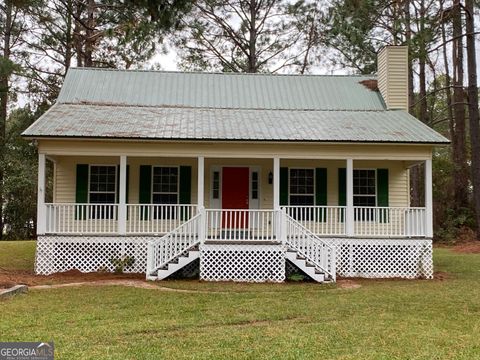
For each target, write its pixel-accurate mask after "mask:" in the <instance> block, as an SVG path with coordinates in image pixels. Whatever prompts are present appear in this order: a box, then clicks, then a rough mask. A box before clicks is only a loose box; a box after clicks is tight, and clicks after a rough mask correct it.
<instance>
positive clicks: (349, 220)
mask: <svg viewBox="0 0 480 360" xmlns="http://www.w3.org/2000/svg"><path fill="white" fill-rule="evenodd" d="M354 221H355V214H354V210H353V159H347V211H346V230H347V236H354V235H355V224H354Z"/></svg>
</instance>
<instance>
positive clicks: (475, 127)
mask: <svg viewBox="0 0 480 360" xmlns="http://www.w3.org/2000/svg"><path fill="white" fill-rule="evenodd" d="M473 2H474V0H466V1H465V8H466V11H467V17H466V30H467V64H468V119H469V125H470V145H471V149H472V150H471V151H472V159H471V161H472V164H471V171H472V184H473V200H474V205H475V219H476V225H477V240H480V230H479V228H480V124H479V121H480V120H479V111H478V86H477V59H476V53H475V35H474V34H473V33H474V32H475V16H474V12H473V11H474V10H473Z"/></svg>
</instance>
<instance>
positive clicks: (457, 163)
mask: <svg viewBox="0 0 480 360" xmlns="http://www.w3.org/2000/svg"><path fill="white" fill-rule="evenodd" d="M452 15H453V22H452V24H453V34H452V35H453V38H454V39H455V41H454V42H453V43H452V50H453V54H452V55H453V56H452V60H453V85H454V89H453V100H454V103H453V111H454V117H455V122H454V134H453V135H454V136H453V137H452V145H453V161H454V186H455V209H457V210H458V209H460V208H465V207H468V178H469V177H468V169H467V161H466V147H465V92H464V82H463V76H464V70H463V25H462V8H461V5H460V4H459V1H458V0H457V1H456V2H455V4H454V7H453V13H452Z"/></svg>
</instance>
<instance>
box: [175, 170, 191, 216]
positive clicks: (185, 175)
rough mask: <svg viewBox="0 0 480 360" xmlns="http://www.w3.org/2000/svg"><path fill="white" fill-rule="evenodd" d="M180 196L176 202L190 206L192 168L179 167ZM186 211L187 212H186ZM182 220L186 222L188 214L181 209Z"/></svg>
mask: <svg viewBox="0 0 480 360" xmlns="http://www.w3.org/2000/svg"><path fill="white" fill-rule="evenodd" d="M179 190H180V194H179V199H178V202H179V203H180V204H190V203H191V202H192V167H191V166H180V189H179ZM187 211H188V210H187ZM180 218H181V219H182V220H188V219H189V218H190V216H189V214H187V212H186V211H184V209H183V208H182V211H181V213H180Z"/></svg>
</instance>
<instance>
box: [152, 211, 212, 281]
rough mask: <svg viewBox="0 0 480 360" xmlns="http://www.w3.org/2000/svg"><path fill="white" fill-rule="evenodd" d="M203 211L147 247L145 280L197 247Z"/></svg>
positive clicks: (200, 238)
mask: <svg viewBox="0 0 480 360" xmlns="http://www.w3.org/2000/svg"><path fill="white" fill-rule="evenodd" d="M203 219H204V210H203V211H202V210H201V211H200V212H199V213H198V214H197V215H195V216H194V217H192V218H191V219H190V220H188V221H187V222H185V223H183V224H182V225H180V226H178V227H177V228H175V229H173V230H172V231H170V232H169V233H168V234H166V235H164V236H162V237H161V238H159V239H158V240H153V241H150V242H149V243H148V245H147V278H148V277H149V276H155V272H156V271H158V270H159V269H160V268H162V267H164V266H165V265H167V264H168V263H169V262H170V261H173V260H175V259H176V258H177V257H179V256H180V255H182V254H183V253H184V252H186V251H188V250H189V249H191V248H193V247H195V246H196V245H198V244H199V243H200V242H201V241H203V240H202V236H201V232H202V222H203V221H204V220H203Z"/></svg>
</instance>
